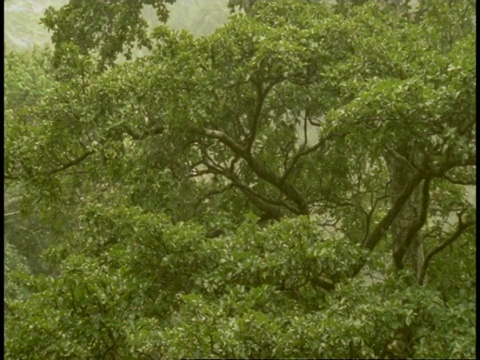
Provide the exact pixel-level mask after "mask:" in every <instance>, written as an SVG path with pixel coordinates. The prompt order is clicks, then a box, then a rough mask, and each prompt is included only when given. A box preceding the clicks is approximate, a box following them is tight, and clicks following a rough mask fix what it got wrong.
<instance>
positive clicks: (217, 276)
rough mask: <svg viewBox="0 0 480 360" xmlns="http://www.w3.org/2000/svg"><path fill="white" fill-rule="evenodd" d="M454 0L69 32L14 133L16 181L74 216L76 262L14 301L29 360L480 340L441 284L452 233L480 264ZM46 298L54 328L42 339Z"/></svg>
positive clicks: (278, 7)
mask: <svg viewBox="0 0 480 360" xmlns="http://www.w3.org/2000/svg"><path fill="white" fill-rule="evenodd" d="M445 4H446V3H445ZM84 5H85V4H83V5H82V6H83V7H81V9H82V13H86V12H85V11H87V9H88V6H84ZM437 5H438V6H437V7H432V6H430V5H427V4H423V3H422V4H420V6H419V9H418V15H417V16H415V17H412V16H398V13H397V12H393V11H390V10H389V8H388V7H384V6H382V5H381V4H377V3H368V4H365V5H361V6H346V5H342V6H333V5H329V4H324V3H314V2H298V1H278V2H258V3H256V4H255V6H254V8H253V9H254V10H255V11H252V12H249V13H248V15H247V16H245V15H243V14H237V15H234V16H232V17H231V19H230V21H229V22H228V23H227V24H226V25H225V26H223V27H222V28H220V29H218V30H217V31H215V32H214V33H213V34H212V35H210V36H207V37H200V38H194V37H193V36H192V35H191V34H189V33H187V32H175V31H171V30H169V29H167V28H166V27H164V26H159V27H157V28H156V29H154V31H153V32H152V37H151V38H148V40H145V43H146V42H148V43H150V44H151V46H152V51H151V53H150V54H148V55H146V56H144V57H140V58H138V59H135V60H131V61H126V62H125V63H123V64H115V61H114V60H115V58H116V55H117V54H118V53H119V52H120V51H121V49H122V47H123V41H124V40H125V39H133V38H132V37H130V38H128V37H125V36H124V35H122V34H123V30H118V29H120V28H122V29H123V28H124V27H123V26H121V27H120V28H118V29H117V30H118V33H117V30H115V29H113V32H111V33H110V34H109V33H108V32H107V33H106V35H105V34H104V33H103V32H102V31H100V30H99V31H100V32H99V35H98V36H99V38H101V36H107V35H108V36H111V37H112V36H113V37H115V38H117V39H119V40H118V42H115V44H116V45H115V49H116V50H115V51H114V52H109V53H108V54H107V53H105V52H104V53H102V50H101V48H102V46H103V45H102V43H101V42H99V43H98V44H97V43H96V42H95V41H91V39H90V40H88V39H83V38H82V37H77V36H76V35H75V36H70V40H68V42H69V45H68V46H70V47H73V48H76V49H80V50H79V52H78V53H77V55H78V56H76V57H75V56H74V57H73V58H74V60H75V61H73V62H65V63H64V64H63V65H62V66H58V67H57V70H55V72H56V73H55V74H61V72H62V71H68V74H69V77H68V81H66V78H58V77H57V78H58V79H59V80H60V81H57V82H56V83H55V84H53V85H52V87H51V89H50V91H49V92H48V93H47V94H45V96H43V97H42V98H41V101H38V103H35V105H33V106H31V107H30V108H29V111H28V112H26V114H28V117H29V118H34V119H35V122H34V123H29V124H28V127H26V126H25V127H22V126H20V130H18V131H17V132H11V135H10V136H8V134H9V132H8V127H7V140H6V159H5V164H6V168H5V174H6V177H7V179H9V180H8V181H16V182H20V183H21V184H22V186H24V187H25V189H26V190H25V198H26V199H27V200H25V201H26V202H28V199H29V198H31V199H33V198H35V199H38V200H37V201H38V203H39V205H37V206H38V207H39V208H40V209H41V211H42V212H43V213H44V214H45V215H44V216H46V217H47V218H50V219H55V218H58V217H59V216H62V219H64V220H63V221H62V224H63V229H61V230H59V232H58V235H57V236H59V237H62V242H61V244H60V245H56V246H53V247H52V249H50V250H49V252H48V253H47V255H48V257H49V259H50V261H51V262H52V263H55V264H60V265H59V266H58V268H59V269H58V271H59V272H60V276H59V277H58V278H56V279H53V278H52V279H49V278H47V279H40V280H38V286H37V289H36V292H37V293H36V296H37V295H38V297H40V298H42V299H43V301H42V302H41V303H39V305H36V304H35V300H36V299H38V297H32V300H29V301H25V302H21V301H16V302H14V304H13V307H14V309H15V311H16V312H17V313H20V314H23V315H21V316H23V317H24V318H25V319H28V320H25V321H23V322H17V323H15V324H14V323H10V325H9V328H8V330H7V331H9V332H10V333H11V334H19V335H18V338H17V339H15V342H14V341H13V340H12V341H11V342H10V343H8V344H7V348H8V349H9V350H8V351H10V354H17V356H18V354H26V353H38V354H43V355H42V356H44V357H45V356H52V354H55V353H58V354H62V356H67V355H68V354H67V353H66V352H65V351H67V349H68V347H67V346H66V344H65V343H64V342H63V340H61V338H60V337H56V336H57V335H58V334H60V333H62V334H65V335H66V338H67V339H69V341H73V343H74V344H75V347H73V348H74V349H77V350H73V351H79V354H83V355H80V357H82V356H84V357H89V356H90V357H92V356H94V357H100V358H110V357H119V356H126V357H132V356H133V357H135V356H136V357H138V356H140V357H141V356H146V357H147V356H153V357H154V358H162V357H165V358H171V357H199V356H215V357H239V356H244V357H265V356H267V357H269V356H274V357H286V356H292V354H294V356H297V355H298V356H305V355H308V356H322V357H325V356H326V357H338V356H343V357H385V356H389V357H402V356H405V357H413V356H429V357H431V356H444V357H445V356H460V355H461V356H471V355H472V354H474V345H473V344H474V342H473V339H474V333H472V331H471V329H472V327H471V324H470V323H469V322H468V321H469V319H472V318H473V317H472V316H473V314H474V312H475V310H474V307H472V306H471V304H472V303H471V301H469V300H468V296H467V295H465V293H464V295H462V296H461V301H458V302H456V301H455V302H453V303H452V299H453V298H454V296H453V295H452V294H453V293H454V292H455V293H456V292H457V290H455V289H454V288H450V290H449V291H448V294H447V295H446V297H444V298H442V296H443V295H441V290H440V289H441V288H442V281H443V280H442V279H441V277H439V276H438V272H437V271H438V268H437V267H436V266H438V263H437V264H435V261H432V259H437V258H441V257H442V256H444V254H445V253H446V251H445V249H447V248H449V247H450V246H452V245H453V246H456V247H455V249H456V251H458V253H455V252H449V253H451V254H454V255H452V256H455V258H456V259H457V260H458V259H461V258H462V256H464V257H466V258H469V259H470V260H465V261H463V260H462V261H460V262H459V266H460V268H461V269H463V270H464V271H465V274H467V272H468V271H472V270H471V269H472V266H471V262H472V261H473V260H471V253H470V257H469V256H468V254H469V251H470V249H471V247H472V246H473V245H472V244H473V239H474V230H475V224H476V222H475V219H474V208H473V206H472V205H471V204H469V203H468V201H467V200H466V199H465V198H464V196H463V191H464V187H465V185H473V184H475V176H474V170H475V163H476V153H475V131H476V128H475V121H474V119H475V114H476V110H475V97H474V95H475V61H474V50H473V49H474V44H475V29H474V27H473V24H472V23H471V21H470V19H469V18H468V17H466V16H465V14H474V8H473V7H471V4H470V3H469V2H460V1H459V2H454V3H450V4H447V5H444V3H442V4H440V3H438V4H437ZM105 6H110V5H105ZM66 9H67V10H68V7H67V8H66ZM110 10H111V11H114V10H115V8H114V7H111V8H110ZM117 10H118V9H117ZM122 11H124V10H122ZM125 11H126V10H125ZM57 14H66V13H62V11H60V12H58V13H57ZM65 18H66V19H67V18H68V19H70V20H69V21H73V19H72V18H70V17H68V16H65ZM60 19H63V17H59V18H55V17H52V18H51V19H50V20H51V26H52V28H54V29H55V31H56V32H54V37H55V35H58V34H59V33H62V32H63V31H64V30H65V29H64V28H63V26H65V24H68V26H70V27H71V25H72V23H67V22H63V20H62V21H60ZM440 19H441V21H440ZM445 19H448V23H449V24H452V26H451V27H449V28H445V27H444V26H442V24H443V23H445V21H446V20H445ZM82 21H84V20H82ZM134 33H135V32H134ZM63 35H64V34H63ZM63 35H62V36H63ZM120 35H121V36H120ZM122 36H123V37H122ZM132 36H133V35H132ZM142 36H143V35H142ZM145 36H147V35H145ZM56 39H58V41H57V42H56V43H55V45H56V47H57V49H56V51H62V50H61V49H62V46H63V41H64V40H62V39H63V38H62V37H61V36H59V35H58V36H57V37H56ZM71 39H73V40H71ZM72 41H73V42H72ZM126 41H127V42H128V41H130V40H126ZM97 45H100V48H98V51H99V53H100V54H103V55H102V56H100V57H96V56H94V55H92V54H93V53H94V51H95V49H97ZM59 49H60V50H59ZM57 54H58V53H57ZM63 54H66V53H63ZM58 59H59V58H57V60H58ZM99 64H100V66H101V68H102V71H101V72H99V71H97V70H98V66H97V65H99ZM106 64H108V65H109V66H110V68H109V69H107V68H105V67H102V66H103V65H106ZM57 65H59V63H57ZM53 71H54V70H52V72H53ZM26 114H22V113H19V114H15V116H14V118H13V119H15V121H14V122H13V123H15V124H16V123H17V122H18V123H20V124H22V122H21V120H24V119H25V118H26V117H27V115H26ZM13 119H12V120H13ZM66 120H67V121H66ZM23 123H24V122H23ZM15 126H17V127H18V125H15ZM21 131H24V132H28V133H31V134H34V135H35V136H30V137H25V136H19V135H18V134H21V133H22V132H21ZM35 149H40V150H39V151H35ZM20 150H21V151H20ZM66 209H68V211H67V210H66ZM252 213H254V214H255V215H252ZM452 213H453V216H454V219H455V213H456V221H455V222H453V223H452V224H451V226H444V225H445V221H446V220H448V219H451V218H452ZM249 214H250V215H249ZM266 220H275V221H273V223H271V222H268V221H266ZM217 229H221V231H220V232H218V231H217V232H216V234H214V235H217V236H213V235H212V236H207V235H209V234H213V233H212V232H210V231H211V230H217ZM460 245H461V246H460ZM390 249H391V250H390ZM424 252H425V254H424ZM423 254H424V256H422V255H423ZM389 261H391V262H392V265H393V266H391V265H389ZM449 266H450V267H452V266H453V264H452V263H451V264H449ZM372 269H373V270H376V271H377V272H380V273H382V274H383V275H384V280H383V281H382V282H380V283H377V284H373V285H366V284H364V277H365V276H366V274H367V273H368V271H371V270H372ZM430 269H436V272H435V273H434V276H433V277H432V278H433V279H432V281H431V283H430V282H426V273H427V270H428V271H430ZM465 276H467V278H468V279H469V281H474V280H473V279H474V274H468V275H465ZM472 276H473V277H472ZM75 279H76V280H75ZM82 279H83V280H82ZM49 282H52V283H53V284H54V286H51V287H48V286H47V284H48V283H49ZM82 282H83V283H86V284H90V285H87V286H84V288H83V287H78V284H80V283H82ZM142 283H143V284H146V285H145V287H141V290H139V287H140V284H142ZM77 288H78V289H77ZM75 289H77V290H75ZM135 290H136V291H137V296H134V295H133V294H134V293H135ZM59 293H62V294H71V295H69V296H70V297H69V302H67V303H65V304H63V305H62V306H59V305H58V304H55V301H54V299H55V298H56V295H57V294H59ZM158 294H160V295H158ZM105 299H113V300H111V301H112V302H111V303H109V302H108V301H110V300H105ZM268 299H270V300H268ZM79 302H80V303H81V304H85V305H82V307H78V303H79ZM157 303H162V304H166V306H165V308H161V309H158V308H157V309H156V305H155V304H157ZM105 304H108V306H107V305H105ZM234 304H236V305H235V306H239V308H240V309H241V311H236V310H235V306H234ZM431 304H434V305H431ZM447 304H448V307H449V309H450V310H448V311H445V309H446V308H447ZM128 309H132V310H131V311H128ZM133 309H134V310H133ZM454 310H455V311H456V310H458V311H462V312H463V313H464V314H466V317H465V320H460V318H459V317H457V316H456V315H454V313H453V311H454ZM44 311H49V312H50V313H49V316H53V317H54V318H55V319H57V320H56V323H55V324H52V323H47V322H36V323H35V324H36V325H38V327H37V328H36V332H35V335H34V336H33V338H35V339H37V342H38V343H32V342H26V341H25V339H26V337H27V334H28V331H27V329H28V325H29V324H30V323H31V321H34V320H32V318H29V317H28V315H27V314H29V313H32V314H35V316H36V317H37V318H42V317H43V316H46V315H45V313H44ZM63 311H67V312H68V311H70V312H73V314H74V315H75V316H74V317H71V318H69V319H66V318H65V316H64V313H63ZM42 314H44V315H42ZM87 314H95V316H94V317H92V318H90V317H88V315H87ZM19 316H20V315H19ZM32 316H33V315H32ZM87 319H88V325H86V323H85V321H86V320H87ZM114 319H121V320H120V323H115V321H114ZM192 319H193V320H192ZM359 319H362V320H361V321H360V320H359ZM97 320H98V321H97ZM129 321H131V322H129ZM440 321H443V322H444V323H445V324H451V325H450V326H449V327H438V329H440V330H438V329H437V330H435V331H433V330H432V329H433V328H437V326H438V324H440ZM189 322H190V325H189ZM124 323H129V324H130V325H129V327H125V326H124ZM318 324H322V325H321V326H320V327H319V325H318ZM375 324H377V325H375ZM378 324H380V325H378ZM142 327H143V329H144V330H140V329H141V328H142ZM54 329H62V330H61V331H60V332H59V333H58V334H55V333H54ZM69 329H70V330H69ZM219 329H222V331H220V330H219ZM289 329H293V330H289ZM452 329H454V332H452V331H453V330H452ZM102 334H103V335H102ZM220 334H228V336H227V338H226V339H224V337H223V336H220ZM249 334H250V335H249ZM379 334H380V335H379ZM137 335H138V337H137ZM29 336H32V335H31V334H30V335H29ZM49 337H55V339H56V340H55V341H54V343H55V346H56V348H55V349H53V350H52V349H43V348H40V347H39V345H38V344H40V343H45V341H43V340H38V339H44V338H45V339H46V338H49ZM455 337H457V338H459V339H460V340H458V341H454V342H452V341H453V340H452V339H455ZM92 339H103V340H101V341H100V340H98V341H96V340H95V341H94V340H92ZM222 339H224V340H222ZM434 339H436V340H438V341H437V342H435V341H434ZM23 344H24V345H23ZM282 344H283V345H282ZM434 344H436V345H434ZM438 344H440V345H438ZM139 351H140V352H139ZM196 351H197V352H196ZM452 354H455V355H452ZM39 356H40V355H39Z"/></svg>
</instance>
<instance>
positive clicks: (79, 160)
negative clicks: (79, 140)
mask: <svg viewBox="0 0 480 360" xmlns="http://www.w3.org/2000/svg"><path fill="white" fill-rule="evenodd" d="M93 153H94V151H93V150H90V151H87V152H86V153H84V154H83V155H82V156H80V157H78V158H76V159H75V160H72V161H69V162H68V163H66V164H63V165H62V166H60V167H59V168H57V169H53V170H50V171H48V172H46V173H44V175H52V174H55V173H57V172H60V171H63V170H66V169H68V168H70V167H72V166H75V165H77V164H80V163H81V162H82V161H83V160H85V159H86V158H88V157H89V156H90V155H92V154H93Z"/></svg>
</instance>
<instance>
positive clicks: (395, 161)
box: [385, 147, 424, 280]
mask: <svg viewBox="0 0 480 360" xmlns="http://www.w3.org/2000/svg"><path fill="white" fill-rule="evenodd" d="M395 151H396V153H397V156H396V157H395V156H392V155H390V154H389V155H387V156H386V157H385V160H386V162H387V166H388V170H389V174H390V181H391V198H392V201H394V200H395V199H396V198H397V197H398V194H400V192H401V191H402V189H403V187H404V186H405V184H406V182H407V181H408V179H409V178H410V177H411V176H412V174H413V172H414V169H413V167H412V166H411V165H410V164H409V163H412V164H413V163H414V161H413V159H414V154H412V153H410V152H409V151H408V150H407V149H406V147H404V148H398V149H396V150H395ZM398 155H400V156H401V157H403V159H404V160H406V161H404V160H402V159H401V158H400V157H398ZM420 207H421V191H420V187H417V189H415V191H414V192H413V193H412V195H411V197H410V199H409V200H408V201H407V202H406V203H405V205H404V206H403V208H402V210H401V211H400V213H399V214H398V216H397V218H396V219H395V221H394V222H393V223H392V226H391V234H392V239H393V258H394V262H395V266H396V268H397V269H403V268H404V267H407V268H409V269H411V270H412V271H413V273H414V274H415V277H416V279H417V280H418V279H419V276H420V271H421V269H422V266H423V262H424V250H423V244H422V242H421V237H420V236H419V234H418V233H417V234H416V235H415V236H414V238H413V241H412V242H411V245H410V246H409V247H408V248H407V250H406V252H405V255H404V256H401V255H400V253H401V251H400V249H402V247H403V245H404V243H405V241H406V234H407V233H408V230H409V228H410V226H411V225H412V223H413V222H415V221H416V220H417V219H418V217H419V214H420Z"/></svg>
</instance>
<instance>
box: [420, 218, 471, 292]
mask: <svg viewBox="0 0 480 360" xmlns="http://www.w3.org/2000/svg"><path fill="white" fill-rule="evenodd" d="M476 223H477V222H476V220H471V221H467V222H465V223H464V222H463V221H462V218H461V214H460V215H459V216H458V228H457V230H456V231H455V232H454V233H453V234H452V235H451V236H450V237H448V238H447V239H445V240H444V241H443V242H442V243H441V244H439V245H438V246H437V247H435V248H434V249H433V250H432V251H430V252H429V253H428V255H427V256H426V257H425V261H424V262H423V266H422V269H421V271H420V276H419V279H418V282H419V284H420V285H423V284H424V282H425V276H426V275H427V269H428V265H429V263H430V261H431V260H432V258H433V257H434V256H435V255H437V254H438V253H440V252H441V251H442V250H444V249H445V248H446V247H447V246H448V245H450V244H452V243H453V242H454V241H455V240H457V239H458V238H459V237H460V236H461V235H462V234H463V233H464V232H465V231H466V230H467V229H468V228H469V227H471V226H473V225H475V224H476Z"/></svg>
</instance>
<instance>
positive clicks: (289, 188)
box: [194, 129, 309, 215]
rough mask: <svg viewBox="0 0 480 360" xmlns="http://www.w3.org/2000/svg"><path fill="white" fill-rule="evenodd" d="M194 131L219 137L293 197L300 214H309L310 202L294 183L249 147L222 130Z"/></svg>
mask: <svg viewBox="0 0 480 360" xmlns="http://www.w3.org/2000/svg"><path fill="white" fill-rule="evenodd" d="M194 132H196V133H200V134H202V135H205V136H207V137H210V138H213V139H217V140H219V141H220V142H222V143H223V144H224V145H226V146H227V147H228V148H230V149H231V150H232V151H233V152H234V153H235V154H236V155H238V156H240V157H241V158H243V159H244V160H245V161H246V162H247V164H248V165H249V166H250V168H251V169H252V170H253V172H254V173H255V174H256V175H257V176H258V177H259V178H261V179H262V180H265V181H266V182H268V183H270V184H271V185H273V186H275V187H276V188H277V189H278V190H280V191H281V192H282V193H283V194H284V195H286V196H287V198H289V199H291V200H292V201H293V202H294V203H295V204H297V206H298V214H301V215H308V213H309V209H308V204H307V202H306V201H305V199H304V198H303V196H302V195H301V194H300V192H299V191H298V190H297V189H296V188H295V187H294V186H293V185H291V184H289V183H287V182H285V181H284V180H283V179H282V178H280V177H279V176H277V175H276V174H275V173H274V172H272V171H271V170H270V169H268V168H267V167H265V166H264V165H263V164H261V163H260V162H259V161H257V160H255V159H254V158H253V156H252V155H251V154H250V153H249V152H248V149H247V148H246V147H244V146H242V145H240V144H239V143H237V142H236V141H235V140H233V139H232V138H231V137H229V136H228V135H227V134H225V133H224V132H222V131H218V130H211V129H196V130H194Z"/></svg>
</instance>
